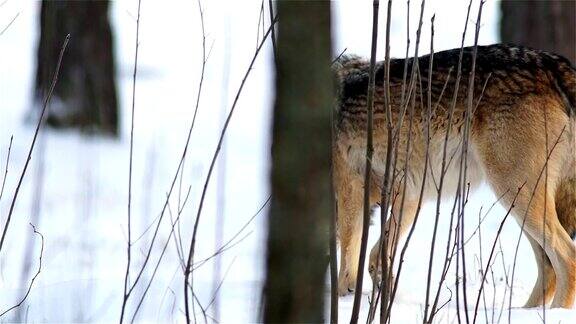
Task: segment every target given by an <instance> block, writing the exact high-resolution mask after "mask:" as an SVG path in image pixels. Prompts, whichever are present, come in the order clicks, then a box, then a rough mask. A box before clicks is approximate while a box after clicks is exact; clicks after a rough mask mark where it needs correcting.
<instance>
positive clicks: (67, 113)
mask: <svg viewBox="0 0 576 324" xmlns="http://www.w3.org/2000/svg"><path fill="white" fill-rule="evenodd" d="M109 4H110V2H109V1H106V0H95V1H94V0H90V1H48V0H44V1H42V7H41V12H40V41H39V45H38V55H37V68H36V89H35V90H36V91H35V96H36V102H37V103H41V102H42V99H43V98H44V96H45V95H46V91H47V89H48V87H49V86H50V82H51V79H52V75H53V73H54V71H53V70H54V64H52V63H50V64H48V63H49V62H56V60H57V58H58V53H59V51H60V47H61V44H62V41H63V40H64V38H65V37H66V35H67V34H70V43H69V45H68V48H67V50H66V55H65V56H64V59H63V61H62V67H61V70H60V78H59V80H58V83H56V88H55V89H54V94H53V97H52V103H51V106H50V109H49V111H48V114H47V117H46V122H47V123H48V124H49V125H51V126H54V127H58V128H68V127H78V128H81V129H83V130H87V131H90V132H99V133H105V134H111V135H117V134H118V103H117V97H116V88H115V82H114V73H115V68H114V60H113V44H112V31H111V29H110V23H109V20H108V8H109ZM37 106H39V107H40V106H41V104H38V105H37ZM40 108H41V107H40Z"/></svg>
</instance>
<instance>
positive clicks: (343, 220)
mask: <svg viewBox="0 0 576 324" xmlns="http://www.w3.org/2000/svg"><path fill="white" fill-rule="evenodd" d="M348 185H351V183H348ZM359 189H361V188H359ZM338 237H339V241H340V258H341V261H340V273H339V275H338V293H339V294H340V296H344V295H347V294H349V293H352V292H354V289H355V288H356V277H357V276H358V259H359V256H360V240H361V238H362V194H361V192H360V191H359V190H358V189H357V188H353V187H348V188H347V190H341V191H340V194H339V195H338Z"/></svg>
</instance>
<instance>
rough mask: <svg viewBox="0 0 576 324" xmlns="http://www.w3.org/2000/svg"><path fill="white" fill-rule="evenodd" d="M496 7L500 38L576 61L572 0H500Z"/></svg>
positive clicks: (575, 12)
mask: <svg viewBox="0 0 576 324" xmlns="http://www.w3.org/2000/svg"><path fill="white" fill-rule="evenodd" d="M500 8H501V11H502V17H501V21H500V37H501V40H502V42H504V43H514V44H518V45H525V46H529V47H533V48H537V49H542V50H546V51H550V52H555V53H557V54H560V55H562V56H565V57H566V58H568V59H569V60H571V61H572V62H576V23H575V22H576V1H574V0H549V1H543V0H504V1H502V2H501V4H500Z"/></svg>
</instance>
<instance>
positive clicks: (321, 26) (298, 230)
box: [263, 1, 334, 323]
mask: <svg viewBox="0 0 576 324" xmlns="http://www.w3.org/2000/svg"><path fill="white" fill-rule="evenodd" d="M276 4H277V13H278V17H280V18H279V19H280V20H279V22H278V29H277V30H278V39H277V46H278V47H277V50H278V60H277V61H276V102H275V107H274V122H273V132H272V170H271V175H270V179H271V186H272V203H271V207H270V211H269V214H268V243H267V244H268V250H267V260H266V262H267V263H266V266H267V273H266V283H265V286H264V291H263V302H264V305H263V307H264V308H263V311H264V314H263V315H264V318H263V319H264V321H265V322H268V323H278V322H291V323H310V322H315V323H320V322H323V319H324V282H325V275H326V269H327V265H328V256H327V254H328V237H329V236H328V233H329V220H330V217H331V215H332V214H331V213H332V204H331V199H330V197H331V196H330V195H331V193H330V156H331V142H330V141H331V140H330V138H331V134H330V133H331V125H330V114H331V110H332V109H333V102H334V92H333V81H332V73H331V69H330V63H331V40H330V3H329V2H328V1H310V2H306V1H278V2H276Z"/></svg>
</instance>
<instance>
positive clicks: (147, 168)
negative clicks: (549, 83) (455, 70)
mask: <svg viewBox="0 0 576 324" xmlns="http://www.w3.org/2000/svg"><path fill="white" fill-rule="evenodd" d="M383 3H385V2H384V1H383ZM473 3H474V5H473V8H476V7H477V5H478V1H473ZM575 3H576V2H574V1H571V0H565V1H562V0H554V1H538V0H530V1H523V0H521V1H503V2H498V1H488V2H487V3H486V4H485V9H484V10H485V14H484V18H483V20H482V23H481V32H480V43H481V44H491V43H495V42H499V41H501V42H511V43H516V44H523V45H527V46H531V47H536V48H541V49H545V50H549V51H555V52H558V53H559V54H562V55H564V56H566V57H568V58H570V59H571V60H572V61H573V62H574V61H575V60H576V35H575V31H576V27H575V17H576V8H575ZM406 5H407V2H406V1H394V9H393V10H394V12H398V14H397V15H393V17H394V18H393V21H392V24H391V26H392V27H391V44H392V46H391V52H392V56H393V57H404V51H405V44H406V14H405V13H406ZM408 5H409V6H410V11H411V16H410V33H411V36H410V37H411V39H413V38H414V35H413V34H414V33H415V31H416V25H415V24H416V23H417V14H418V13H419V8H420V1H414V0H413V1H409V2H408ZM467 5H468V2H467V1H458V0H453V1H444V0H436V1H427V2H426V9H425V18H424V22H425V23H424V28H423V30H425V32H424V33H423V35H422V44H427V43H429V41H430V35H429V33H428V30H429V21H430V17H431V16H432V15H433V14H436V36H435V40H434V42H435V44H436V50H437V51H439V50H443V49H450V48H455V47H458V46H460V44H459V43H460V37H461V32H462V28H463V26H464V22H465V21H464V19H465V12H466V7H467ZM381 7H383V4H381ZM381 11H383V10H382V9H381ZM277 12H280V13H282V12H285V13H286V15H285V16H283V15H281V14H280V15H279V20H278V23H277V24H276V25H275V26H274V28H272V25H274V21H275V20H274V19H275V18H274V17H275V14H276V13H277ZM299 12H301V14H299ZM320 16H321V17H323V18H322V19H314V17H320ZM282 17H287V18H285V20H283V18H282ZM370 17H372V2H371V1H360V2H358V1H346V0H340V1H334V2H332V3H331V5H328V4H326V3H321V4H320V5H319V4H318V3H317V4H314V2H312V4H308V3H306V2H298V3H297V4H289V3H287V2H285V1H283V2H281V3H276V2H274V1H270V2H269V1H257V0H254V1H231V0H218V1H198V2H196V1H184V0H170V1H149V0H143V1H142V2H141V8H140V4H139V1H138V0H117V1H103V0H98V1H88V0H87V1H49V0H44V1H32V0H26V1H21V0H0V172H1V173H0V180H1V181H2V182H1V185H2V191H1V194H0V229H2V231H3V232H4V233H5V234H3V237H2V241H3V243H2V245H0V314H2V317H1V318H0V320H2V321H26V322H69V321H74V322H93V321H117V320H118V319H119V318H120V314H121V313H125V315H124V319H123V320H124V321H162V322H168V321H169V322H176V321H178V322H181V321H183V320H184V319H190V320H191V321H194V322H196V321H207V322H253V321H256V320H259V319H262V318H265V319H267V320H268V321H274V320H277V319H282V318H284V319H286V320H288V319H294V320H296V319H300V320H306V319H309V320H312V319H314V320H327V319H328V317H329V316H328V314H329V309H328V308H329V302H330V293H329V288H330V279H329V276H328V273H327V271H328V262H327V258H326V255H327V252H328V250H327V249H328V235H325V236H324V235H322V233H324V234H327V233H328V230H329V219H330V217H331V211H330V210H331V207H330V203H329V202H328V203H326V202H327V201H329V200H326V199H329V197H328V194H329V188H328V187H327V186H329V163H328V162H329V161H328V156H326V154H329V150H327V147H326V146H325V143H329V142H328V141H329V137H328V136H327V135H329V134H328V133H323V134H325V135H326V137H323V136H317V134H318V132H328V131H329V128H328V127H329V124H322V122H321V121H325V122H329V118H330V117H329V113H328V112H327V111H326V114H320V115H313V114H312V112H310V111H307V110H306V109H298V108H299V107H300V108H302V106H301V105H300V103H302V102H308V104H310V102H312V103H317V102H320V101H321V102H328V101H329V100H330V95H331V94H332V92H331V91H332V90H331V88H330V87H331V86H332V85H329V86H324V83H329V82H328V81H329V78H327V76H328V75H329V73H330V72H329V70H328V69H327V68H319V67H318V66H319V65H322V66H324V65H325V63H327V62H328V63H329V62H330V59H329V58H335V57H336V56H338V55H339V54H340V53H342V52H345V53H355V54H359V55H362V56H364V57H369V52H370V37H371V35H370V31H371V27H372V25H371V19H370ZM380 17H381V18H380V19H381V22H380V26H385V25H386V24H385V22H384V19H385V17H386V16H385V15H384V14H381V15H380ZM473 23H474V21H472V24H473ZM381 28H384V27H381ZM330 32H331V35H332V36H331V39H332V41H331V42H330V37H329V36H330ZM67 34H70V39H69V43H68V45H67V47H66V50H65V51H64V54H63V56H62V64H61V67H60V69H59V71H58V73H59V78H58V81H57V83H56V84H55V87H54V90H53V92H52V93H51V100H50V102H49V105H48V106H47V107H46V108H47V110H46V114H45V115H44V118H43V119H42V124H41V127H40V128H39V131H38V133H37V138H36V135H35V134H36V133H35V131H36V126H37V124H38V121H39V117H40V116H41V112H42V110H43V108H44V105H43V104H44V100H45V99H46V97H47V96H48V95H49V93H50V86H51V84H52V81H53V76H54V74H55V73H56V72H57V68H56V66H57V64H56V63H57V62H58V60H59V56H60V53H61V49H62V44H63V43H64V41H65V38H66V35H67ZM470 34H472V33H470ZM382 35H383V33H382ZM137 37H138V38H137ZM276 38H277V39H276ZM327 39H328V41H326V40H327ZM276 42H277V44H276ZM318 42H320V45H319V43H318ZM322 42H324V43H322ZM472 42H473V35H468V36H467V37H466V45H471V44H472ZM275 45H277V46H275ZM383 45H384V37H380V38H379V39H378V46H379V54H378V59H379V60H381V59H383V57H384V54H383V53H384V51H383V48H384V46H383ZM315 46H318V47H315ZM412 46H413V44H412ZM426 49H427V46H422V49H421V51H420V53H422V54H426ZM319 51H320V52H321V54H322V55H320V54H319ZM411 53H412V51H411ZM136 59H137V65H136V67H137V68H136V69H135V61H136ZM298 67H302V68H301V69H300V70H299V69H298ZM298 80H302V82H301V83H300V82H299V81H298ZM314 80H316V82H312V81H314ZM134 86H135V87H134ZM313 86H318V88H313V89H315V90H314V91H313V94H314V96H315V97H312V98H311V97H310V96H312V95H311V94H310V93H304V91H311V89H312V88H310V87H313ZM320 94H322V95H320ZM322 100H323V101H322ZM273 107H274V108H273ZM326 108H327V109H329V106H326ZM132 109H134V110H132ZM132 112H133V113H134V115H133V119H132ZM231 112H232V114H231V115H229V114H230V113H231ZM229 116H230V118H229V119H228V121H227V118H228V117H229ZM311 121H320V122H311ZM228 122H229V123H228ZM307 123H308V124H307ZM132 126H133V128H132ZM322 126H323V127H322ZM223 129H226V132H225V133H224V132H223V131H222V130H223ZM294 134H296V136H295V135H294ZM131 135H133V137H132V136H131ZM275 136H276V137H275ZM131 139H133V140H131ZM288 139H290V140H292V142H289V141H288ZM34 140H35V144H34V150H33V152H32V154H31V156H30V159H29V158H28V154H29V152H30V148H31V143H32V142H33V141H34ZM280 144H281V146H279V145H280ZM322 147H323V148H325V149H326V150H321V149H320V150H318V149H317V148H322ZM220 148H221V150H220V151H219V152H218V150H219V149H220ZM271 152H272V153H271ZM314 154H317V155H314ZM216 156H217V159H216ZM295 156H296V157H299V159H298V163H301V164H300V165H295V164H292V163H287V162H286V161H288V162H290V161H293V160H294V159H293V157H295ZM28 161H29V162H28ZM130 161H132V162H130ZM28 163H29V166H28V167H27V168H26V169H25V170H26V172H23V168H24V167H25V165H27V164H28ZM285 172H293V173H286V174H285ZM305 172H310V173H305ZM298 175H299V177H298ZM208 178H209V179H211V180H210V182H208V181H207V179H208ZM21 179H22V180H21ZM322 179H324V180H325V181H326V182H322ZM314 185H316V186H318V187H313V186H314ZM298 186H301V187H305V188H308V189H309V191H308V192H306V193H304V195H302V191H301V190H299V187H298ZM312 193H314V194H312ZM299 195H300V196H299ZM316 195H318V196H316ZM312 197H314V199H313V200H314V201H320V203H318V205H314V204H308V203H310V201H312ZM474 197H475V199H471V200H473V202H472V203H471V204H470V206H469V208H470V210H471V211H472V212H470V215H473V214H474V213H478V211H479V210H480V211H481V208H482V207H483V208H484V210H485V209H486V208H488V207H489V206H490V205H491V204H492V203H493V202H494V201H496V198H495V197H494V196H493V195H492V194H491V193H490V192H489V190H488V189H487V188H483V190H482V191H481V192H480V193H478V194H476V195H475V196H474ZM129 202H130V207H128V205H129ZM447 208H449V207H447ZM422 213H423V214H426V213H431V209H426V208H425V209H424V210H423V211H422ZM492 213H493V214H495V215H494V217H493V220H487V221H486V222H485V223H483V224H482V231H485V233H488V234H487V235H492V234H493V233H492V232H494V229H495V228H496V227H497V226H498V224H499V221H500V219H501V215H503V214H504V213H505V211H503V210H501V209H498V208H495V209H494V210H493V211H492ZM129 214H130V215H131V216H130V221H128V219H129V218H128V215H129ZM498 215H500V216H498ZM422 222H423V223H422V224H421V225H419V226H418V228H417V230H416V231H417V232H416V234H415V235H416V237H418V236H421V237H424V238H423V239H421V240H420V241H418V240H416V241H415V242H414V243H412V246H411V247H410V249H409V252H408V254H407V257H406V269H408V270H406V273H404V276H405V277H410V282H406V283H405V284H403V285H404V286H403V287H402V288H401V289H400V291H399V296H398V301H397V303H398V307H397V308H396V309H395V310H394V311H395V312H396V313H395V314H393V318H396V320H398V321H409V322H415V321H421V318H420V317H419V316H421V315H419V314H420V313H421V303H422V301H421V300H420V299H421V298H420V297H421V296H422V293H421V292H422V290H423V288H422V287H421V286H422V282H423V281H419V280H418V279H417V278H423V277H424V276H423V272H422V271H423V270H422V269H418V258H420V257H419V255H418V251H419V249H422V248H423V247H424V249H425V247H426V246H427V244H428V243H429V241H428V237H429V235H426V233H427V232H426V228H427V227H429V226H427V223H426V222H427V221H426V220H423V221H422ZM428 222H429V221H428ZM30 224H31V225H33V226H34V228H35V230H34V229H33V227H31V226H30ZM195 225H196V226H195ZM306 230H310V231H306ZM472 230H473V229H470V232H472ZM35 231H37V232H35ZM290 231H292V233H298V235H293V236H286V237H282V235H283V233H287V232H290ZM268 233H270V237H269V238H270V242H269V243H268V244H269V245H268V248H267V242H266V239H267V238H268ZM314 233H320V235H317V234H314ZM470 234H472V233H470ZM275 235H280V236H281V237H280V239H279V241H278V242H280V243H277V244H276V246H274V244H273V240H274V239H275V238H277V236H275ZM377 235H378V231H377V229H375V228H372V229H371V232H370V236H371V238H370V239H371V240H372V241H374V239H375V238H376V237H377ZM302 236H305V237H308V238H318V240H316V241H314V240H312V239H311V241H310V242H307V241H302ZM501 236H502V238H501V239H502V242H503V243H502V244H504V245H506V240H509V242H515V240H516V238H517V237H518V228H517V226H516V225H515V224H513V222H509V223H508V224H507V225H506V227H505V229H504V231H503V234H502V235H501ZM127 242H131V243H130V245H129V246H128V245H127ZM297 243H299V244H301V245H300V246H299V245H297ZM476 243H477V242H476ZM476 243H473V244H476ZM473 244H471V248H470V249H471V250H474V248H477V249H482V248H486V247H482V246H479V247H478V246H475V245H473ZM307 247H308V248H310V251H309V252H310V255H305V256H302V257H299V256H298V255H297V253H298V251H302V249H304V248H307ZM127 249H129V250H130V252H128V251H127ZM274 249H276V250H274ZM511 249H512V250H513V247H512V248H511ZM190 251H193V253H190ZM520 251H521V254H520V255H521V256H520V258H521V259H519V261H518V263H519V264H520V265H521V266H522V267H523V268H524V269H526V270H525V271H523V273H522V274H521V275H518V277H517V278H516V282H515V283H512V284H514V285H515V286H517V289H516V288H515V296H514V304H516V305H520V304H521V303H523V301H524V299H525V298H526V296H527V294H528V293H529V292H530V289H531V287H532V280H534V278H536V276H535V273H536V268H535V264H534V262H533V260H532V255H531V253H532V252H530V248H529V247H528V245H527V243H526V242H524V241H522V243H521V246H520ZM509 252H510V251H509V250H506V249H504V252H503V253H506V254H507V255H508V258H505V257H504V256H502V262H508V263H509V262H511V260H509V259H510V258H509V256H510V255H511V253H509ZM127 253H129V254H130V261H128V259H127V256H128V254H127ZM274 253H276V255H281V256H283V259H282V260H280V263H279V264H277V265H276V268H274V263H273V262H271V260H272V259H271V257H272V256H273V255H274ZM189 255H193V257H192V258H190V257H189ZM471 259H472V258H471ZM128 262H130V263H129V265H130V268H129V269H130V270H129V273H128V274H127V273H126V269H127V268H126V266H127V263H128ZM187 262H188V263H190V264H189V266H188V265H187ZM283 262H284V263H283ZM471 262H472V263H474V261H471ZM278 265H280V266H278ZM267 268H268V272H267V271H266V269H267ZM294 269H302V270H304V269H306V270H305V271H306V274H307V275H310V276H309V277H304V273H302V272H298V271H296V270H294ZM192 270H193V271H192ZM475 270H476V269H475V268H474V266H471V270H470V271H471V272H474V271H475ZM191 271H192V273H191V275H192V276H193V277H192V278H193V283H192V285H193V286H192V287H193V289H190V290H189V291H190V293H191V296H185V294H184V293H183V292H184V291H185V290H186V289H184V282H185V278H188V275H190V272H191ZM274 271H277V272H276V273H275V272H274ZM495 271H496V275H493V276H492V280H493V282H491V283H490V284H491V285H492V284H493V285H494V287H493V288H491V289H490V292H487V294H489V296H490V298H492V296H494V299H495V300H496V297H498V302H497V303H498V304H496V302H495V304H493V305H492V309H498V312H499V310H500V307H501V305H502V304H503V303H504V302H503V301H501V300H500V298H501V295H500V294H499V292H500V291H502V290H504V291H505V288H504V287H505V286H506V285H509V283H507V282H506V283H505V282H504V279H503V278H504V277H505V274H502V272H504V273H505V272H506V265H504V266H503V269H499V270H495ZM498 271H500V272H498ZM187 272H188V273H187ZM273 275H275V276H277V277H276V284H274V278H273ZM126 278H127V279H126ZM287 278H290V280H287ZM319 278H320V279H319ZM322 278H325V280H322ZM476 279H477V278H476ZM264 282H266V289H265V290H264V291H265V293H264V295H262V291H263V287H264ZM282 282H289V283H290V285H284V286H282V287H280V286H278V285H277V284H278V283H282ZM365 282H366V285H365V290H366V291H368V290H369V289H370V288H369V285H370V284H369V283H368V282H369V280H365ZM310 284H314V286H310ZM472 284H474V283H472ZM299 285H300V286H299ZM302 287H306V289H308V290H306V289H304V288H302ZM282 289H286V290H285V291H283V290H282ZM448 290H449V289H448ZM448 290H446V291H445V292H443V293H445V294H446V295H448V294H449V292H448ZM298 291H300V292H299V293H296V292H298ZM127 293H128V294H127ZM294 293H295V294H294ZM274 294H279V295H274ZM287 294H288V295H289V296H291V297H289V298H288V297H286V296H288V295H287ZM290 294H294V295H290ZM275 298H276V299H275ZM303 298H308V299H303ZM288 299H290V300H293V301H294V303H292V304H290V305H292V306H289V307H286V308H285V309H280V310H278V309H276V310H274V309H269V306H270V305H277V306H278V303H280V301H282V300H288ZM185 300H187V301H188V302H187V303H186V305H190V307H191V309H190V310H189V311H190V312H191V313H192V315H191V316H193V317H192V318H188V316H187V307H185ZM271 301H273V302H272V304H271ZM19 303H21V304H19ZM123 304H125V307H123ZM363 304H364V305H363V306H362V307H363V308H362V312H364V315H363V316H364V317H363V318H365V316H366V315H365V312H366V310H367V308H366V307H367V306H366V304H367V301H366V300H365V301H364V302H363ZM15 305H19V307H16V308H14V309H11V307H12V306H15ZM290 307H292V308H290ZM351 307H352V297H344V298H341V299H340V307H339V309H340V320H341V321H345V322H347V321H348V320H349V318H350V317H349V316H350V310H351ZM9 309H11V310H10V311H8V312H6V313H5V314H4V312H5V311H6V310H9ZM296 313H297V314H296ZM274 314H276V315H274ZM274 316H276V317H274ZM290 316H294V317H290ZM394 316H396V317H394ZM453 316H454V305H448V306H447V307H446V308H445V309H444V310H443V313H442V314H441V316H438V318H439V321H446V322H449V321H451V320H452V319H454V317H453ZM548 316H551V318H550V319H551V320H554V319H558V320H563V321H564V322H565V320H564V319H568V321H569V319H570V318H575V319H576V315H575V314H574V312H570V311H561V310H560V311H556V312H553V313H551V314H548ZM540 317H541V314H540V313H539V312H538V311H537V310H534V311H523V310H514V319H515V320H517V321H518V322H521V323H526V322H540ZM486 319H488V318H486ZM481 320H484V318H482V319H481ZM393 322H394V321H393Z"/></svg>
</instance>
